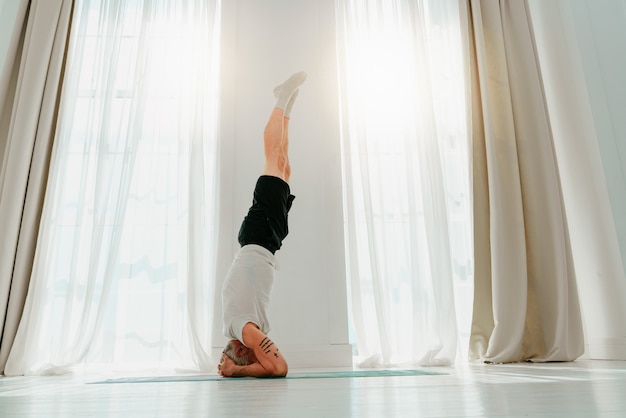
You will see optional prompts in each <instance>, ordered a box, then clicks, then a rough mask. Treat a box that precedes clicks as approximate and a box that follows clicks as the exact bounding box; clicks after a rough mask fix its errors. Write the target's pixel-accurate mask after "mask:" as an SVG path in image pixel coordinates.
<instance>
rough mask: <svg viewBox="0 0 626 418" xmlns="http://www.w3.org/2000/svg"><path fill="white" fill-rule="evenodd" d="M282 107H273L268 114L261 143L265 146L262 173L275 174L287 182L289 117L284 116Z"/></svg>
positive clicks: (289, 174)
mask: <svg viewBox="0 0 626 418" xmlns="http://www.w3.org/2000/svg"><path fill="white" fill-rule="evenodd" d="M284 115H285V112H284V111H283V110H282V109H279V108H274V109H273V110H272V114H271V115H270V118H269V120H268V121H267V125H266V126H265V132H264V134H263V143H264V146H265V169H264V170H263V174H264V175H268V176H275V177H279V178H281V179H283V180H284V181H285V182H286V183H289V177H290V176H291V167H290V166H289V155H288V152H289V145H288V138H289V135H288V133H287V130H288V127H289V122H288V121H289V119H288V118H285V116H284Z"/></svg>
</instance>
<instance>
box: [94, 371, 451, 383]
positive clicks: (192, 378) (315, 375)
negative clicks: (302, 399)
mask: <svg viewBox="0 0 626 418" xmlns="http://www.w3.org/2000/svg"><path fill="white" fill-rule="evenodd" d="M445 374H447V373H440V372H432V371H427V370H349V371H338V372H308V373H289V374H288V375H287V376H286V377H281V378H278V379H335V378H347V377H389V376H427V375H445ZM236 380H261V379H258V378H255V377H235V378H224V377H221V376H217V375H173V376H152V377H122V378H116V379H107V380H100V381H96V382H88V384H106V383H158V382H205V381H223V382H227V381H236Z"/></svg>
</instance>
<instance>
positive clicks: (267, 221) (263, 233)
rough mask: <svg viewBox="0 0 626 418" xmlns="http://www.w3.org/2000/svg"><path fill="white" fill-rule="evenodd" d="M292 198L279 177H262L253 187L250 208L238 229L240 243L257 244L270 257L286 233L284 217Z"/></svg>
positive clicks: (293, 197)
mask: <svg viewBox="0 0 626 418" xmlns="http://www.w3.org/2000/svg"><path fill="white" fill-rule="evenodd" d="M294 199H295V196H293V195H292V194H291V192H290V189H289V185H288V184H287V183H286V182H285V181H284V180H283V179H281V178H278V177H274V176H266V175H263V176H261V177H259V179H258V180H257V182H256V187H255V188H254V195H253V198H252V206H251V207H250V209H249V210H248V215H246V217H245V218H244V219H243V222H242V223H241V228H239V244H240V245H241V246H242V247H243V246H244V245H248V244H256V245H260V246H261V247H264V248H266V249H267V250H268V251H270V252H271V253H272V254H274V253H276V251H277V250H278V249H280V247H281V246H282V243H283V240H284V239H285V237H286V236H287V234H288V233H289V228H288V226H287V214H288V213H289V209H291V204H292V203H293V200H294Z"/></svg>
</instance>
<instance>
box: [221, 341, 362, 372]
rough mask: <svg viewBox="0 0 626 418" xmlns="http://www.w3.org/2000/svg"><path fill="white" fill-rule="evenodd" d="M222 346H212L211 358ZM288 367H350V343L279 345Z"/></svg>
mask: <svg viewBox="0 0 626 418" xmlns="http://www.w3.org/2000/svg"><path fill="white" fill-rule="evenodd" d="M223 349H224V347H213V349H212V354H213V358H219V356H220V355H221V352H222V350H223ZM280 351H281V352H282V353H283V355H284V356H285V358H286V359H287V362H288V363H289V368H291V369H308V368H322V369H323V368H334V367H352V345H350V344H329V345H297V346H289V345H281V346H280Z"/></svg>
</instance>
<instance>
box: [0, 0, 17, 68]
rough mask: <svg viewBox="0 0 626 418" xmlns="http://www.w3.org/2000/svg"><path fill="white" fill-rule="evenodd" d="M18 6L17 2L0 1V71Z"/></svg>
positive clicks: (10, 0) (14, 0)
mask: <svg viewBox="0 0 626 418" xmlns="http://www.w3.org/2000/svg"><path fill="white" fill-rule="evenodd" d="M18 6H19V1H17V0H0V71H2V68H4V61H5V59H6V55H7V51H8V48H9V42H10V41H11V36H12V34H13V27H14V26H15V17H16V16H17V9H18Z"/></svg>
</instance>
